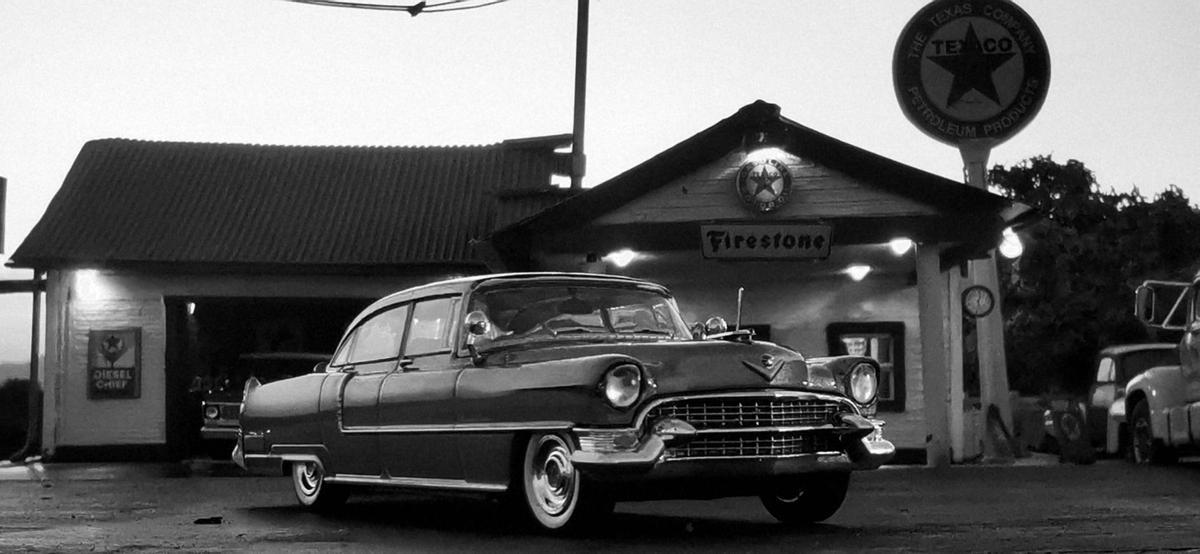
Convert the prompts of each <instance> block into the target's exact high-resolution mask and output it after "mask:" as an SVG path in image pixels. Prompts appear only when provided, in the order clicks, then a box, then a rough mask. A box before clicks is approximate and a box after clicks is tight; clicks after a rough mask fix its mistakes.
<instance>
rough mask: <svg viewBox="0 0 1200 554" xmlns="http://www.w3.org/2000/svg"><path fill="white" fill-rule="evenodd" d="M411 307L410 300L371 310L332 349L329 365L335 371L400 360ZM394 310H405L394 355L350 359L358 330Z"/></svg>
mask: <svg viewBox="0 0 1200 554" xmlns="http://www.w3.org/2000/svg"><path fill="white" fill-rule="evenodd" d="M411 308H412V302H398V303H396V304H392V305H390V306H386V307H384V308H380V309H379V310H376V311H375V312H372V313H371V315H369V316H367V317H364V318H363V319H362V320H361V321H359V322H358V325H355V326H354V329H351V330H350V332H348V333H346V337H345V338H344V339H342V343H341V344H340V345H339V346H338V349H337V350H336V351H334V354H333V357H332V358H330V360H329V367H330V368H331V369H333V370H336V371H343V370H344V368H347V367H357V366H361V365H368V364H379V363H384V362H389V361H398V360H400V359H401V357H402V355H401V353H402V351H403V347H404V341H405V339H406V338H407V337H408V325H409V321H411V319H412V309H411ZM396 310H405V315H404V319H403V324H404V328H403V330H402V331H401V333H400V341H399V344H398V345H397V348H396V354H395V356H390V357H384V358H377V359H371V360H357V361H351V360H350V355H351V352H352V351H353V350H354V345H355V343H356V342H357V340H358V333H359V331H361V330H362V329H363V327H365V326H366V325H367V324H369V323H371V322H372V321H375V320H376V318H378V317H381V316H383V315H384V314H386V313H389V312H394V311H396ZM343 353H344V354H345V356H344V359H339V358H342V357H343Z"/></svg>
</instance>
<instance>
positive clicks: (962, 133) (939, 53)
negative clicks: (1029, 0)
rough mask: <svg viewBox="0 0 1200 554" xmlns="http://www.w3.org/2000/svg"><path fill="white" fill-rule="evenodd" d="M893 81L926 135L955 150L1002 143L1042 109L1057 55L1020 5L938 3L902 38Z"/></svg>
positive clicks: (971, 0) (989, 0)
mask: <svg viewBox="0 0 1200 554" xmlns="http://www.w3.org/2000/svg"><path fill="white" fill-rule="evenodd" d="M893 74H894V78H895V87H896V97H897V99H899V101H900V107H901V109H903V110H904V114H905V115H906V116H907V117H908V118H909V119H910V120H912V122H913V123H914V124H916V125H917V127H918V128H920V129H921V130H922V131H924V132H925V133H927V134H929V135H930V136H932V137H934V138H936V139H938V140H940V141H943V142H948V143H951V144H961V143H962V142H963V141H968V140H985V141H989V142H990V143H992V144H997V143H999V142H1002V141H1003V140H1005V139H1007V138H1009V137H1011V136H1012V135H1013V134H1015V133H1016V132H1017V131H1019V130H1020V129H1021V128H1022V127H1024V126H1025V125H1026V124H1027V123H1029V121H1030V120H1031V119H1033V116H1034V114H1036V113H1037V111H1038V110H1039V109H1040V108H1041V106H1042V102H1043V101H1044V100H1045V98H1046V91H1047V89H1048V87H1049V85H1050V56H1049V53H1048V52H1047V51H1046V42H1045V40H1044V39H1043V38H1042V34H1041V31H1039V30H1038V28H1037V26H1036V25H1035V24H1034V22H1033V20H1032V19H1030V17H1029V15H1028V14H1026V13H1025V12H1024V11H1022V10H1021V8H1019V7H1017V6H1016V5H1015V4H1013V3H1012V2H1009V1H1008V0H954V1H948V0H938V1H935V2H932V3H930V4H929V5H927V6H926V7H925V8H924V9H922V10H921V11H920V12H918V13H917V15H916V16H914V17H913V19H912V20H911V21H909V23H908V26H907V27H905V29H904V32H903V33H901V35H900V40H899V41H898V42H897V43H896V51H895V56H894V58H893Z"/></svg>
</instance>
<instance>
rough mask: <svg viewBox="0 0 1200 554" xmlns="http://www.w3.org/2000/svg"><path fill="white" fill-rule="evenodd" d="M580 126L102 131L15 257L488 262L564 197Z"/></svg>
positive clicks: (322, 266) (393, 264) (225, 264)
mask: <svg viewBox="0 0 1200 554" xmlns="http://www.w3.org/2000/svg"><path fill="white" fill-rule="evenodd" d="M569 144H570V135H557V136H551V137H538V138H533V139H520V140H512V141H505V142H503V143H499V144H492V145H485V146H449V147H359V146H277V145H250V144H212V143H187V142H148V141H139V140H128V139H104V140H96V141H92V142H88V143H87V144H85V145H84V146H83V148H82V149H81V151H80V153H79V156H78V157H77V158H76V160H75V164H74V166H73V167H72V168H71V171H70V172H69V173H68V175H67V178H66V180H65V181H64V183H63V186H62V188H61V189H60V190H59V191H58V193H57V194H56V195H55V197H54V199H53V200H52V201H51V203H50V205H49V207H48V208H47V209H46V212H45V214H44V215H43V216H42V218H41V220H40V221H39V222H38V224H37V225H36V226H35V227H34V229H33V231H32V232H30V234H29V236H28V237H26V239H25V241H24V242H23V243H22V244H21V245H20V246H19V247H18V248H17V249H16V251H15V252H14V253H13V255H12V259H11V260H10V261H9V265H12V266H16V267H28V268H37V269H53V268H61V267H79V266H90V267H128V266H146V265H164V266H170V267H173V268H188V267H189V266H191V265H193V264H194V265H199V266H203V267H205V268H207V269H209V270H213V269H225V270H229V269H233V270H243V269H251V268H253V269H255V270H264V269H265V270H280V271H288V272H292V271H298V272H307V271H321V272H328V271H333V272H341V271H348V270H353V269H354V268H358V269H365V270H370V271H379V270H386V269H387V268H401V267H411V266H414V265H426V264H438V265H444V266H456V265H459V266H478V267H483V264H482V261H481V260H480V258H479V257H478V256H477V255H476V253H475V251H474V248H473V247H472V245H471V242H472V241H473V240H475V239H478V238H482V237H484V236H486V235H487V234H488V233H489V232H491V231H492V230H493V229H494V228H496V227H497V226H501V225H505V224H507V223H511V222H513V221H517V220H520V219H522V218H525V217H528V216H529V215H532V214H533V213H536V212H538V211H540V210H541V209H543V208H545V207H547V206H549V205H552V204H553V203H555V202H558V201H560V200H562V199H563V198H564V197H565V195H566V191H564V190H563V189H559V188H555V187H552V186H550V177H551V175H552V174H554V173H564V172H565V168H566V167H568V166H567V165H566V164H565V163H564V162H565V161H566V160H565V159H564V156H563V155H562V154H557V153H555V152H554V150H555V148H560V147H563V146H565V145H569Z"/></svg>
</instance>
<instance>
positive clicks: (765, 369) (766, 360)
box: [742, 354, 784, 383]
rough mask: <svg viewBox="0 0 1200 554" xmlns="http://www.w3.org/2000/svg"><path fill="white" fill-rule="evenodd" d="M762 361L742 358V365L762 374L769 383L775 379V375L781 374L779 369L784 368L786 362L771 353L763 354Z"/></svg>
mask: <svg viewBox="0 0 1200 554" xmlns="http://www.w3.org/2000/svg"><path fill="white" fill-rule="evenodd" d="M760 362H761V363H754V362H751V361H749V360H742V365H744V366H746V367H747V368H749V369H751V370H753V371H754V372H755V373H757V374H759V375H761V376H762V378H763V379H766V380H767V382H768V383H769V382H771V381H774V380H775V376H776V375H778V374H779V370H781V369H783V364H784V362H783V360H780V359H778V358H776V357H775V356H772V355H771V354H763V355H762V358H761V359H760Z"/></svg>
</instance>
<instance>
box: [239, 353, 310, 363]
mask: <svg viewBox="0 0 1200 554" xmlns="http://www.w3.org/2000/svg"><path fill="white" fill-rule="evenodd" d="M332 357H333V354H325V353H322V352H247V353H245V354H240V355H238V359H239V360H248V361H255V360H314V361H324V360H328V359H329V358H332Z"/></svg>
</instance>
